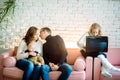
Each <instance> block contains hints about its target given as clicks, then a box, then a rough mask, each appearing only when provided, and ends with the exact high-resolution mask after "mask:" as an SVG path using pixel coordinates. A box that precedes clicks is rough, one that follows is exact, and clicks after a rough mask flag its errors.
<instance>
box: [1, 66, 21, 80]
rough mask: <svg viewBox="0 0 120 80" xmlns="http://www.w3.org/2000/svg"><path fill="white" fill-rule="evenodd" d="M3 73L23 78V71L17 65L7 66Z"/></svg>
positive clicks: (7, 75)
mask: <svg viewBox="0 0 120 80" xmlns="http://www.w3.org/2000/svg"><path fill="white" fill-rule="evenodd" d="M3 75H4V76H6V77H11V78H17V79H21V78H22V76H23V71H22V70H20V69H19V68H17V67H10V68H9V67H7V68H4V69H3Z"/></svg>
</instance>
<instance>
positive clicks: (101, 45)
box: [86, 36, 108, 53]
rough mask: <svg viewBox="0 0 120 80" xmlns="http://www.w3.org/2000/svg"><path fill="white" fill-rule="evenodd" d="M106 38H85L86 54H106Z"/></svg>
mask: <svg viewBox="0 0 120 80" xmlns="http://www.w3.org/2000/svg"><path fill="white" fill-rule="evenodd" d="M107 51H108V37H107V36H86V52H87V53H91V52H107Z"/></svg>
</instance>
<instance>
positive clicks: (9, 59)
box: [3, 57, 16, 67]
mask: <svg viewBox="0 0 120 80" xmlns="http://www.w3.org/2000/svg"><path fill="white" fill-rule="evenodd" d="M15 64H16V59H15V58H14V57H6V58H4V60H3V65H4V66H5V67H13V66H15Z"/></svg>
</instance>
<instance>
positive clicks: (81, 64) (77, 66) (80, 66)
mask: <svg viewBox="0 0 120 80" xmlns="http://www.w3.org/2000/svg"><path fill="white" fill-rule="evenodd" d="M73 67H74V70H76V71H83V70H84V69H85V61H84V59H83V58H81V57H79V58H77V59H76V61H75V63H74V66H73Z"/></svg>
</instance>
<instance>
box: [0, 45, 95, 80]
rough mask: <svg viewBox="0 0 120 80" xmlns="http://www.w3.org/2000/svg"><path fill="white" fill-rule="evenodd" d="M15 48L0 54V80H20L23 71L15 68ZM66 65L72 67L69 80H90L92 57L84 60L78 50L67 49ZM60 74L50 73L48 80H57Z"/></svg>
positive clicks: (56, 72)
mask: <svg viewBox="0 0 120 80" xmlns="http://www.w3.org/2000/svg"><path fill="white" fill-rule="evenodd" d="M16 51H17V48H16V47H15V48H14V49H11V50H9V51H6V52H4V53H1V54H0V80H21V79H22V75H23V71H22V70H20V69H19V68H17V67H15V64H16V59H15V58H14V56H15V55H16ZM67 51H68V56H67V63H68V64H70V65H71V66H72V67H73V71H72V73H71V75H70V77H69V80H92V62H93V59H92V57H87V59H86V60H84V58H83V57H82V56H81V54H80V51H79V48H67ZM60 74H61V72H59V71H51V72H50V73H49V75H50V80H57V79H58V77H59V76H60Z"/></svg>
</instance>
